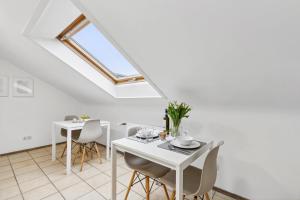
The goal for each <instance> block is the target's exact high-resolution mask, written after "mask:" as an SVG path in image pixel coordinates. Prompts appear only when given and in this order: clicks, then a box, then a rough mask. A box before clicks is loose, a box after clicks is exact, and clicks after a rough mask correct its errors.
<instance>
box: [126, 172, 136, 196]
mask: <svg viewBox="0 0 300 200" xmlns="http://www.w3.org/2000/svg"><path fill="white" fill-rule="evenodd" d="M136 173H137V171H135V170H134V171H133V173H132V176H131V178H130V181H129V184H128V188H127V192H126V195H125V200H127V198H128V195H129V192H130V190H131V186H132V184H133V181H134V178H135V175H136Z"/></svg>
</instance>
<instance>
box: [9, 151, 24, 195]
mask: <svg viewBox="0 0 300 200" xmlns="http://www.w3.org/2000/svg"><path fill="white" fill-rule="evenodd" d="M7 159H8V162H9V165H10V167H11V170H12V172H13V174H14V179H15V181H16V183H17V186H18V188H19V191H20V194H21V197H22V199H23V200H24V195H23V192H22V191H21V188H20V185H19V182H18V180H17V176H16V174H15V170H14V168H13V166H12V163H11V161H10V159H9V157H8V156H7ZM16 196H18V195H16ZM16 196H14V197H16Z"/></svg>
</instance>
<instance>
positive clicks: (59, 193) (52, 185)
mask: <svg viewBox="0 0 300 200" xmlns="http://www.w3.org/2000/svg"><path fill="white" fill-rule="evenodd" d="M28 154H29V155H30V157H31V158H32V160H33V162H34V163H35V164H36V165H37V166H38V167H39V169H40V170H41V171H42V173H43V174H44V175H45V176H46V177H47V179H48V181H49V182H50V183H51V185H52V186H54V188H55V189H56V190H57V192H58V193H59V194H60V195H61V196H62V198H63V199H65V197H64V196H63V195H62V193H61V192H60V191H59V189H58V188H57V187H56V185H55V184H54V183H53V182H52V181H51V180H50V178H49V177H48V175H47V174H46V173H45V172H44V171H43V169H42V168H41V167H40V165H39V164H38V163H37V162H36V161H35V159H34V158H33V157H32V155H31V154H30V153H29V152H28ZM53 194H54V193H53ZM53 194H49V195H48V196H46V197H44V198H42V199H45V198H47V197H49V196H51V195H53Z"/></svg>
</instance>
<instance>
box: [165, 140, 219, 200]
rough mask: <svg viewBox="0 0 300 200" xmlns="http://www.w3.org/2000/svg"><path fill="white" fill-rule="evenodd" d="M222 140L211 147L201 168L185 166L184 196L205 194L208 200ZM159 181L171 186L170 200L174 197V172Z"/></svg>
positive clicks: (215, 173)
mask: <svg viewBox="0 0 300 200" xmlns="http://www.w3.org/2000/svg"><path fill="white" fill-rule="evenodd" d="M223 144H224V142H223V141H221V142H219V143H218V145H216V146H215V147H214V148H212V149H211V150H210V151H209V152H208V154H207V156H206V158H205V161H204V165H203V169H202V170H201V169H199V168H196V167H193V166H189V167H187V168H186V169H185V170H184V172H183V193H184V195H185V196H194V197H195V199H197V197H198V196H203V195H205V198H206V199H207V200H210V197H209V195H208V192H209V191H211V190H212V189H213V187H214V185H215V182H216V179H217V157H218V152H219V148H220V146H221V145H223ZM161 182H162V183H164V184H166V185H168V186H170V187H171V188H173V192H172V195H171V200H174V199H175V194H176V191H175V187H176V172H175V171H174V170H172V171H170V172H169V173H168V174H166V175H165V176H164V177H162V178H161Z"/></svg>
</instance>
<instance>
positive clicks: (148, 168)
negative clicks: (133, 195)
mask: <svg viewBox="0 0 300 200" xmlns="http://www.w3.org/2000/svg"><path fill="white" fill-rule="evenodd" d="M139 129H141V127H132V128H130V129H129V130H128V136H132V135H135V134H136V133H137V131H138V130H139ZM124 159H125V162H126V164H127V166H128V167H129V168H131V169H132V170H133V173H132V176H131V179H130V181H129V185H128V188H127V192H126V196H125V198H124V199H125V200H127V199H128V195H129V192H130V189H131V187H132V186H133V185H134V184H136V183H138V182H141V181H142V180H143V179H142V180H141V179H140V177H139V176H140V174H142V175H144V176H145V182H146V187H145V192H146V199H147V200H149V199H150V191H151V187H150V178H152V179H154V180H156V179H159V178H160V177H162V176H164V175H165V174H167V173H168V172H169V171H170V169H169V168H167V167H164V166H161V165H159V164H156V163H154V162H151V161H149V160H146V159H144V158H141V157H138V156H135V155H132V154H130V153H127V152H125V153H124ZM136 179H138V180H139V181H137V182H135V180H136ZM162 185H163V188H164V191H165V194H166V197H167V199H169V195H168V192H167V188H166V186H165V185H164V184H162Z"/></svg>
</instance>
